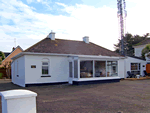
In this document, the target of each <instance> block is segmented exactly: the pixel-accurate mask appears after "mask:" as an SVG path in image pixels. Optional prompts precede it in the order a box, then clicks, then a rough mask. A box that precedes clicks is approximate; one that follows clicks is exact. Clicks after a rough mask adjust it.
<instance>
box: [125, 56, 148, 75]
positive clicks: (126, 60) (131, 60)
mask: <svg viewBox="0 0 150 113" xmlns="http://www.w3.org/2000/svg"><path fill="white" fill-rule="evenodd" d="M131 63H140V64H141V67H140V75H142V76H144V73H143V70H146V61H144V60H140V59H136V58H132V57H127V59H125V64H126V77H127V76H128V75H127V71H130V72H131ZM143 65H145V67H143Z"/></svg>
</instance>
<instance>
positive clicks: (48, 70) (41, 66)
mask: <svg viewBox="0 0 150 113" xmlns="http://www.w3.org/2000/svg"><path fill="white" fill-rule="evenodd" d="M44 62H45V63H48V65H43V63H44ZM43 66H44V67H48V74H43V73H42V72H41V74H42V76H49V73H50V69H49V61H42V66H41V71H42V70H43Z"/></svg>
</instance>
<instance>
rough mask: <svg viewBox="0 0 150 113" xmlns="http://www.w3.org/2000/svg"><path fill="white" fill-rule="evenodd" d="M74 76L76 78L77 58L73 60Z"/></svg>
mask: <svg viewBox="0 0 150 113" xmlns="http://www.w3.org/2000/svg"><path fill="white" fill-rule="evenodd" d="M74 78H78V60H75V61H74Z"/></svg>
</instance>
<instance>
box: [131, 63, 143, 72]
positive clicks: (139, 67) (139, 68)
mask: <svg viewBox="0 0 150 113" xmlns="http://www.w3.org/2000/svg"><path fill="white" fill-rule="evenodd" d="M131 64H138V67H137V68H138V70H132V68H131V66H132V65H131ZM131 64H130V69H131V71H140V70H141V63H131ZM139 65H140V66H139Z"/></svg>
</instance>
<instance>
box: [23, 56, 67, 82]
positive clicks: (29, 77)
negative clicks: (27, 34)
mask: <svg viewBox="0 0 150 113" xmlns="http://www.w3.org/2000/svg"><path fill="white" fill-rule="evenodd" d="M44 58H46V59H49V75H50V76H51V77H41V76H42V59H44ZM31 65H36V68H31ZM68 81H69V61H68V57H61V56H36V55H25V83H26V84H34V83H55V82H68Z"/></svg>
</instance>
